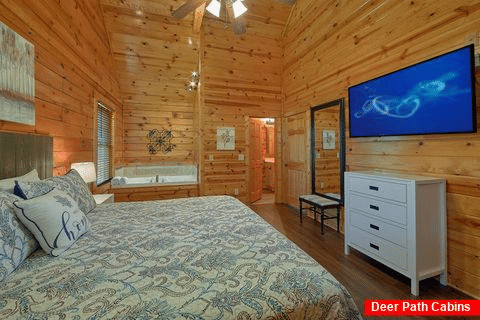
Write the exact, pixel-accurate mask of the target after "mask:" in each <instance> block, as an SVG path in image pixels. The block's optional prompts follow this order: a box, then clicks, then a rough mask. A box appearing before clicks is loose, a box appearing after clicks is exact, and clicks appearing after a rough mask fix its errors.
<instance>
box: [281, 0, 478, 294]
mask: <svg viewBox="0 0 480 320" xmlns="http://www.w3.org/2000/svg"><path fill="white" fill-rule="evenodd" d="M479 30H480V4H479V3H478V1H471V0H468V1H467V0H461V1H449V0H425V1H364V0H353V1H340V0H330V1H315V0H298V1H297V4H296V6H295V8H294V10H293V12H292V15H291V19H290V22H289V24H288V26H287V28H286V32H285V50H284V63H283V66H284V74H283V76H284V93H285V96H284V99H285V101H284V104H285V105H284V108H285V112H286V113H287V114H288V113H295V112H298V111H302V110H306V109H308V108H310V107H311V106H314V105H318V104H321V103H324V102H327V101H330V100H334V99H338V98H341V97H347V88H348V87H349V86H350V85H352V84H357V83H360V82H363V81H366V80H368V79H371V78H374V77H377V76H380V75H382V74H386V73H388V72H391V71H394V70H397V69H400V68H402V67H406V66H408V65H411V64H414V63H416V62H419V61H422V60H425V59H428V58H431V57H434V56H437V55H439V54H442V53H445V52H448V51H451V50H453V49H456V48H459V47H462V46H464V45H467V44H469V43H471V42H472V34H473V33H476V32H478V31H479ZM477 76H478V75H477ZM477 83H478V81H477ZM479 89H480V88H479V87H478V85H477V96H478V95H479V93H480V90H479ZM478 100H479V99H477V104H478ZM347 106H348V103H347ZM477 109H478V110H480V109H479V108H477ZM347 113H348V107H347ZM479 118H480V117H479V116H478V115H477V119H479ZM477 124H480V121H478V120H477ZM347 128H348V123H347ZM479 143H480V133H477V134H460V135H433V136H410V137H388V138H386V137H385V138H361V139H347V154H346V162H347V170H364V169H367V170H368V169H375V170H385V171H392V170H393V171H398V172H410V173H416V174H425V175H431V176H438V177H443V178H446V180H447V192H448V200H447V201H448V269H449V283H450V284H451V285H453V286H455V287H458V288H459V289H461V290H463V291H465V292H467V293H469V294H471V295H473V296H476V297H480V258H479V257H480V230H479V227H478V226H479V225H480V192H479V190H480V189H479V185H480V171H479V170H478V168H479V167H480V163H479V159H480V157H479V155H480V152H479V151H478V150H479V149H478V145H479Z"/></svg>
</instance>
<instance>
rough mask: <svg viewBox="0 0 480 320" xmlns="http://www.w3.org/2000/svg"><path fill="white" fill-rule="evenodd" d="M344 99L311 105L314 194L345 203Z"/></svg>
mask: <svg viewBox="0 0 480 320" xmlns="http://www.w3.org/2000/svg"><path fill="white" fill-rule="evenodd" d="M344 112H345V110H344V99H343V98H342V99H338V100H335V101H330V102H327V103H325V104H322V105H319V106H316V107H313V108H312V109H311V130H312V132H311V144H310V145H311V159H312V161H311V163H312V194H317V195H320V196H322V197H325V198H328V199H332V200H337V201H339V202H340V204H342V205H343V201H344V193H343V173H344V172H345V113H344Z"/></svg>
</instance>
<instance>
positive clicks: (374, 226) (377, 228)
mask: <svg viewBox="0 0 480 320" xmlns="http://www.w3.org/2000/svg"><path fill="white" fill-rule="evenodd" d="M370 228H372V229H375V230H380V228H379V227H378V226H376V225H374V224H370Z"/></svg>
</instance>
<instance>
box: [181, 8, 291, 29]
mask: <svg viewBox="0 0 480 320" xmlns="http://www.w3.org/2000/svg"><path fill="white" fill-rule="evenodd" d="M243 1H244V0H186V1H185V3H184V4H182V5H181V6H180V7H178V8H177V9H175V10H174V11H172V16H174V17H175V18H177V19H178V20H180V19H183V18H184V17H186V16H187V15H188V14H189V13H190V12H193V11H194V10H195V15H194V23H193V24H194V26H193V28H194V31H196V32H198V31H199V30H200V26H201V24H202V19H203V15H204V13H205V9H206V10H207V11H208V12H210V13H211V14H213V15H214V16H216V17H218V18H220V17H221V16H222V19H224V21H225V23H226V22H227V21H230V23H231V25H232V30H233V32H234V33H235V34H237V35H242V34H244V33H245V32H246V31H247V27H246V25H245V23H244V22H243V21H241V20H238V19H237V18H238V17H240V16H241V15H242V14H244V13H245V12H246V11H247V10H248V8H247V7H246V6H245V5H244V4H243ZM278 1H280V2H283V3H286V4H289V5H291V4H294V3H295V0H278ZM207 3H208V6H207ZM222 9H223V10H222Z"/></svg>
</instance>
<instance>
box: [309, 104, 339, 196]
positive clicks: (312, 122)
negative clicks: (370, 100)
mask: <svg viewBox="0 0 480 320" xmlns="http://www.w3.org/2000/svg"><path fill="white" fill-rule="evenodd" d="M337 105H338V106H340V128H339V136H340V147H339V149H340V159H339V160H340V204H341V205H343V203H344V200H345V199H344V198H345V195H344V172H345V99H344V98H341V99H337V100H334V101H330V102H327V103H324V104H321V105H318V106H315V107H312V108H311V109H310V129H311V135H310V155H311V165H312V194H316V195H319V196H322V197H325V198H328V199H331V200H337V201H338V199H335V198H332V197H329V196H327V195H325V194H322V193H318V192H316V191H315V111H318V110H322V109H326V108H330V107H333V106H337Z"/></svg>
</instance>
